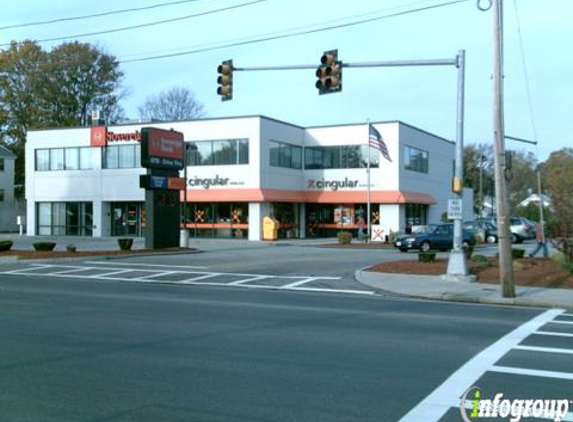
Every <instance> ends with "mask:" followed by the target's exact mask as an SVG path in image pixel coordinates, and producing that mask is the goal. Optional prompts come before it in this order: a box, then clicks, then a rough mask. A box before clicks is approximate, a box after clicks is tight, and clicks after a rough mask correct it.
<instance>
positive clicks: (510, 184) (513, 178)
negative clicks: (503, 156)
mask: <svg viewBox="0 0 573 422" xmlns="http://www.w3.org/2000/svg"><path fill="white" fill-rule="evenodd" d="M507 164H508V163H507V162H506V165H507ZM536 166H537V159H536V158H535V155H534V154H533V153H531V152H524V151H512V153H511V170H510V171H507V172H506V177H507V178H508V180H507V192H508V194H507V196H508V200H509V209H510V212H512V213H515V210H516V208H517V206H518V205H519V203H520V202H521V201H523V200H524V199H525V198H527V197H528V196H529V195H531V193H532V192H534V191H535V190H536V187H537V177H536V175H535V168H536Z"/></svg>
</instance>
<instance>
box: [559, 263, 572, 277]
mask: <svg viewBox="0 0 573 422" xmlns="http://www.w3.org/2000/svg"><path fill="white" fill-rule="evenodd" d="M561 266H562V267H563V268H564V269H565V270H567V271H569V272H570V273H571V274H573V263H572V262H564V263H563V264H561Z"/></svg>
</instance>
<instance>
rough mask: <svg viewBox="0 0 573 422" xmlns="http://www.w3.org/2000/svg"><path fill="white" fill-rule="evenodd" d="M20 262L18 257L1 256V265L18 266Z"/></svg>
mask: <svg viewBox="0 0 573 422" xmlns="http://www.w3.org/2000/svg"><path fill="white" fill-rule="evenodd" d="M19 261H20V259H19V258H18V255H10V256H1V257H0V265H2V264H17V263H18V262H19Z"/></svg>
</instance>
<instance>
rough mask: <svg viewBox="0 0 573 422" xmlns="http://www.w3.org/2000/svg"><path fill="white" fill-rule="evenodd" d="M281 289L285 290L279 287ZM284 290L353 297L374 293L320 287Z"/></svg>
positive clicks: (372, 292) (372, 293)
mask: <svg viewBox="0 0 573 422" xmlns="http://www.w3.org/2000/svg"><path fill="white" fill-rule="evenodd" d="M281 289H283V290H284V289H285V288H284V287H281ZM286 290H299V291H303V292H326V293H351V294H355V295H370V296H372V295H374V294H375V293H376V292H374V291H371V290H345V289H327V288H321V287H291V288H289V289H286Z"/></svg>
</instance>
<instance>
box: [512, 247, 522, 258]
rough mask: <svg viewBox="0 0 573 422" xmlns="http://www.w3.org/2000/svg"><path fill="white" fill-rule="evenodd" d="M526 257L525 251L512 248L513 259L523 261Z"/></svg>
mask: <svg viewBox="0 0 573 422" xmlns="http://www.w3.org/2000/svg"><path fill="white" fill-rule="evenodd" d="M524 256H525V249H519V248H512V249H511V259H521V258H523V257H524Z"/></svg>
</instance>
